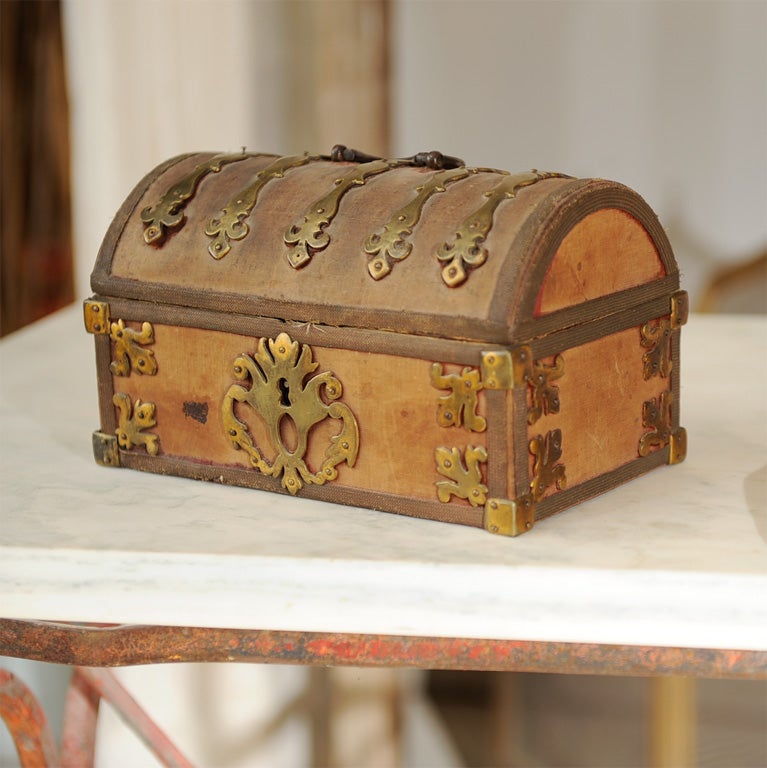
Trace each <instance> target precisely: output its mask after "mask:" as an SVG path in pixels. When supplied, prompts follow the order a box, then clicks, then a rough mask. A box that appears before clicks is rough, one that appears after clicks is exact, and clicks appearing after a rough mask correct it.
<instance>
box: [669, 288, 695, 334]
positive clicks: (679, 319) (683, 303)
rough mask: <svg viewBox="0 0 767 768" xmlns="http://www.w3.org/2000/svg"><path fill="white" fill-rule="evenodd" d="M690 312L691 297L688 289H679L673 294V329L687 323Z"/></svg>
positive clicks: (671, 321)
mask: <svg viewBox="0 0 767 768" xmlns="http://www.w3.org/2000/svg"><path fill="white" fill-rule="evenodd" d="M689 314H690V297H689V296H688V295H687V291H677V292H676V293H672V294H671V320H670V324H671V327H672V329H674V330H676V329H678V328H681V327H682V326H683V325H685V324H686V323H687V318H688V317H689Z"/></svg>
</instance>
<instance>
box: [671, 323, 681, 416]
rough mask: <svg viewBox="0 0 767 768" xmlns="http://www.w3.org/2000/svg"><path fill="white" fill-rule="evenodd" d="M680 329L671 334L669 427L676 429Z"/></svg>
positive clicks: (679, 372) (678, 399)
mask: <svg viewBox="0 0 767 768" xmlns="http://www.w3.org/2000/svg"><path fill="white" fill-rule="evenodd" d="M681 342H682V331H681V329H677V330H675V331H674V332H673V333H672V334H671V392H672V394H673V400H672V401H671V428H672V429H678V428H679V425H680V423H681V405H682V404H681V402H680V397H681V391H680V390H681V371H680V368H681V357H682V355H681V350H680V347H681Z"/></svg>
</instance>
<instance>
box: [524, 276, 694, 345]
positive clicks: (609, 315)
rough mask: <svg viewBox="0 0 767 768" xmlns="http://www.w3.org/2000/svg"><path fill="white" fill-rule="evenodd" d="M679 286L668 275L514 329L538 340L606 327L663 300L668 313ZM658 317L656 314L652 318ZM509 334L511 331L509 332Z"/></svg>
mask: <svg viewBox="0 0 767 768" xmlns="http://www.w3.org/2000/svg"><path fill="white" fill-rule="evenodd" d="M678 287H679V276H678V275H668V276H666V277H664V278H661V279H660V280H654V281H653V282H651V283H645V284H644V285H639V286H637V287H636V288H630V289H628V290H626V291H621V292H620V293H613V294H610V295H609V296H602V297H600V298H598V299H594V300H592V301H587V302H584V303H583V304H578V305H576V306H575V307H571V308H567V309H560V310H559V311H557V312H552V313H551V314H550V315H545V316H544V317H541V318H539V319H537V320H532V321H526V322H523V323H521V324H520V326H519V327H518V328H517V329H516V334H517V335H518V336H519V337H520V338H540V337H543V336H546V335H548V334H550V333H554V332H556V331H558V330H560V329H569V328H573V327H576V326H579V325H585V324H587V323H592V324H593V323H598V322H600V321H603V322H604V323H605V326H606V327H610V325H611V323H612V322H615V323H621V322H624V317H626V316H629V314H630V313H632V312H633V313H634V315H636V314H641V307H643V306H644V305H646V304H649V303H650V302H653V301H660V300H665V302H666V303H665V309H664V310H663V311H662V312H661V313H660V314H661V315H667V314H668V313H669V311H670V310H669V306H670V304H669V302H670V298H669V297H670V296H671V294H672V293H673V292H674V291H675V290H677V288H678ZM655 316H656V317H658V315H655ZM510 332H511V331H510Z"/></svg>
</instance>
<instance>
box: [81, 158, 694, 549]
mask: <svg viewBox="0 0 767 768" xmlns="http://www.w3.org/2000/svg"><path fill="white" fill-rule="evenodd" d="M92 286H93V289H94V291H95V295H94V297H93V298H92V299H90V300H89V301H87V302H86V304H85V322H86V327H87V328H88V330H89V331H90V332H92V333H93V334H94V337H95V340H96V350H97V369H98V379H99V397H100V413H101V427H100V429H99V430H97V432H96V433H95V434H94V451H95V454H96V457H97V460H99V461H100V462H101V463H103V464H107V465H113V466H116V465H120V466H125V467H131V468H136V469H143V470H149V471H154V472H162V473H168V474H178V475H183V476H187V477H193V478H199V479H207V480H213V481H219V482H224V483H233V484H237V485H246V486H252V487H254V488H260V489H264V490H272V491H278V492H284V493H291V494H300V495H304V496H309V497H313V498H320V499H325V500H328V501H335V502H341V503H345V504H352V505H359V506H366V507H371V508H374V509H380V510H386V511H391V512H398V513H402V514H409V515H414V516H419V517H427V518H432V519H435V520H444V521H449V522H456V523H463V524H467V525H474V526H481V527H485V528H486V529H487V530H490V531H493V532H496V533H505V534H510V535H516V534H517V533H521V532H524V531H526V530H529V529H530V528H531V527H532V526H533V524H534V522H535V521H536V520H539V519H542V518H544V517H547V516H549V515H551V514H553V513H554V512H558V511H560V510H562V509H565V508H567V507H570V506H572V505H574V504H576V503H578V502H579V501H581V500H583V499H586V498H589V497H591V496H593V495H595V494H598V493H601V492H602V491H605V490H607V489H609V488H611V487H613V486H615V485H617V484H619V483H621V482H624V481H626V480H628V479H630V478H632V477H634V476H636V475H638V474H641V473H643V472H645V471H647V470H649V469H652V468H653V467H656V466H658V465H660V464H664V463H675V462H677V461H680V460H682V459H683V458H684V452H685V433H684V430H683V429H682V428H681V427H680V426H679V335H680V331H679V329H680V327H681V325H682V324H683V323H684V321H685V318H686V295H685V294H684V292H681V291H679V282H678V270H677V267H676V263H675V261H674V258H673V255H672V253H671V249H670V246H669V244H668V241H667V239H666V237H665V234H664V232H663V230H662V228H661V227H660V225H659V223H658V221H657V218H656V217H655V216H654V214H653V213H652V211H651V210H650V209H649V207H648V206H647V205H646V204H645V203H644V201H643V200H642V199H641V198H640V197H639V196H638V195H636V194H635V193H634V192H632V191H631V190H629V189H627V188H626V187H623V186H622V185H619V184H616V183H613V182H607V181H602V180H589V179H586V180H579V179H572V178H570V177H565V176H562V175H560V174H551V173H540V172H536V171H533V172H529V173H522V174H508V173H505V172H501V171H496V170H493V169H476V168H466V167H465V166H463V165H462V164H460V162H459V161H456V160H455V159H454V158H443V157H442V156H441V155H439V154H438V153H422V154H421V155H417V156H415V157H414V158H408V159H404V160H402V159H395V160H386V159H377V158H369V157H366V156H360V155H359V153H354V152H349V151H346V152H343V151H336V150H335V149H334V153H333V154H332V155H331V156H330V157H313V156H309V155H298V156H292V157H277V156H274V155H250V154H245V153H240V154H235V155H210V154H198V155H190V156H183V157H181V158H174V159H173V160H171V161H169V162H168V163H166V164H164V165H163V166H161V167H159V168H158V169H156V170H155V171H153V172H152V173H150V174H149V175H148V176H147V177H146V178H145V179H144V180H143V181H142V182H141V183H140V184H139V185H138V186H137V187H136V189H135V190H134V192H133V193H132V194H131V196H130V197H129V198H128V200H126V203H125V204H124V206H123V207H122V209H121V210H120V212H119V213H118V215H117V216H116V218H115V220H114V222H113V224H112V226H111V228H110V230H109V232H108V233H107V236H106V238H105V241H104V244H103V246H102V249H101V251H100V254H99V257H98V260H97V264H96V268H95V270H94V273H93V277H92Z"/></svg>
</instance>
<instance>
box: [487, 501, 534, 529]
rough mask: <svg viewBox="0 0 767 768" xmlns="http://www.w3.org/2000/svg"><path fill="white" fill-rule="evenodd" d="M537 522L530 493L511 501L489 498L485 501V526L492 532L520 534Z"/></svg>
mask: <svg viewBox="0 0 767 768" xmlns="http://www.w3.org/2000/svg"><path fill="white" fill-rule="evenodd" d="M534 524H535V503H534V502H533V497H532V496H531V495H530V494H525V495H524V496H520V498H518V499H516V500H514V501H510V500H509V499H488V500H487V502H486V503H485V516H484V519H483V526H484V528H485V530H486V531H490V533H497V534H499V535H501V536H519V535H520V534H522V533H526V532H527V531H529V530H530V529H531V528H532V527H533V525H534Z"/></svg>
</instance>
